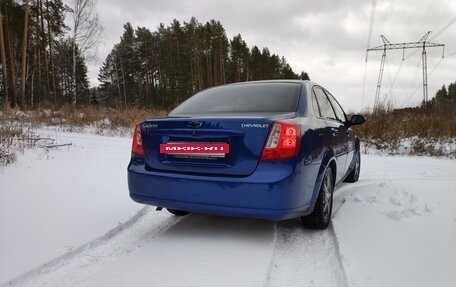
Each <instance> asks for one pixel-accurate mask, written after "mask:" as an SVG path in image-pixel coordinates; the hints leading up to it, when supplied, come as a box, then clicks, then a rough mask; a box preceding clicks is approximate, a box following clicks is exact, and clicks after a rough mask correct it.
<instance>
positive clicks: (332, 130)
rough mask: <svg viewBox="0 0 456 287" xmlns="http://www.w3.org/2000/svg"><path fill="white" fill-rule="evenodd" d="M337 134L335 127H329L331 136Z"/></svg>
mask: <svg viewBox="0 0 456 287" xmlns="http://www.w3.org/2000/svg"><path fill="white" fill-rule="evenodd" d="M338 134H339V130H338V129H336V128H331V135H332V136H337V135H338Z"/></svg>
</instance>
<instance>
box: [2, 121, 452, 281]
mask: <svg viewBox="0 0 456 287" xmlns="http://www.w3.org/2000/svg"><path fill="white" fill-rule="evenodd" d="M40 133H41V134H42V135H43V136H46V135H47V133H50V136H51V137H53V138H57V140H58V142H59V143H68V142H71V143H72V144H73V145H72V146H69V147H61V148H58V149H52V150H50V151H48V152H46V151H45V150H42V149H39V148H37V149H34V150H29V151H26V152H25V154H24V155H19V156H18V161H17V162H16V163H15V164H13V165H11V166H8V167H2V168H0V285H1V284H2V283H4V286H114V287H115V286H156V285H159V286H413V287H416V286H454V282H456V273H455V272H454V270H456V208H454V205H455V203H456V161H454V160H445V159H435V158H430V157H388V156H378V155H368V156H363V163H362V170H361V178H360V181H359V182H357V183H355V184H343V185H342V186H341V187H340V188H339V189H338V190H337V191H336V193H335V203H334V204H335V205H334V214H333V224H332V225H331V226H330V227H329V228H328V230H325V231H313V230H307V229H304V228H302V227H300V226H299V222H298V220H289V221H284V222H278V223H274V222H269V221H263V220H252V219H237V218H226V217H217V216H207V215H197V214H193V215H190V216H187V217H184V218H177V217H174V216H172V215H170V214H168V213H167V212H166V211H161V212H156V211H154V209H153V208H152V207H145V208H143V207H142V206H141V205H138V204H135V203H133V202H132V201H131V200H130V199H129V198H128V191H127V186H126V165H127V162H128V158H129V153H130V140H129V139H127V138H114V137H102V136H94V135H86V134H77V133H62V132H49V131H46V130H42V131H40ZM45 263H46V264H45Z"/></svg>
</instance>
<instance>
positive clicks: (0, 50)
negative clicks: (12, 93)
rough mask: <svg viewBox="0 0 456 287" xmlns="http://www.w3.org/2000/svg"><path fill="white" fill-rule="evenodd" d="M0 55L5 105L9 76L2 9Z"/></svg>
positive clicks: (0, 16) (0, 14)
mask: <svg viewBox="0 0 456 287" xmlns="http://www.w3.org/2000/svg"><path fill="white" fill-rule="evenodd" d="M0 54H1V56H2V72H3V97H4V102H5V104H7V103H8V75H7V73H6V56H5V41H4V38H3V16H2V11H1V7H0Z"/></svg>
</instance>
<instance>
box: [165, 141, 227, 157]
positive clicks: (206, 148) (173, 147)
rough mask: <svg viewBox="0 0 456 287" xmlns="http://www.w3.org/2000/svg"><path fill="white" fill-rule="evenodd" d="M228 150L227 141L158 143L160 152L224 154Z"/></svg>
mask: <svg viewBox="0 0 456 287" xmlns="http://www.w3.org/2000/svg"><path fill="white" fill-rule="evenodd" d="M229 152H230V145H229V144H227V143H182V142H169V143H166V144H160V153H164V154H174V155H209V156H225V155H226V154H228V153H229Z"/></svg>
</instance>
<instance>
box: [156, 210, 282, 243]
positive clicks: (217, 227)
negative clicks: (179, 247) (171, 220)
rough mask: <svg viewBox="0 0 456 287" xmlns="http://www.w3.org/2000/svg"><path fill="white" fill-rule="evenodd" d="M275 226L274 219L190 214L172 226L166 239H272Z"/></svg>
mask: <svg viewBox="0 0 456 287" xmlns="http://www.w3.org/2000/svg"><path fill="white" fill-rule="evenodd" d="M274 232H275V227H274V222H273V221H267V220H260V219H246V218H233V217H223V216H212V215H202V214H190V215H188V216H187V217H185V218H184V219H182V220H180V221H179V222H177V223H176V224H175V225H173V226H172V227H170V228H169V229H168V230H167V231H166V232H165V233H164V234H163V236H162V237H163V238H166V239H204V240H208V239H210V240H215V241H217V240H227V239H230V240H239V241H247V242H249V241H255V242H261V241H268V242H269V241H271V239H272V238H273V236H274Z"/></svg>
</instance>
